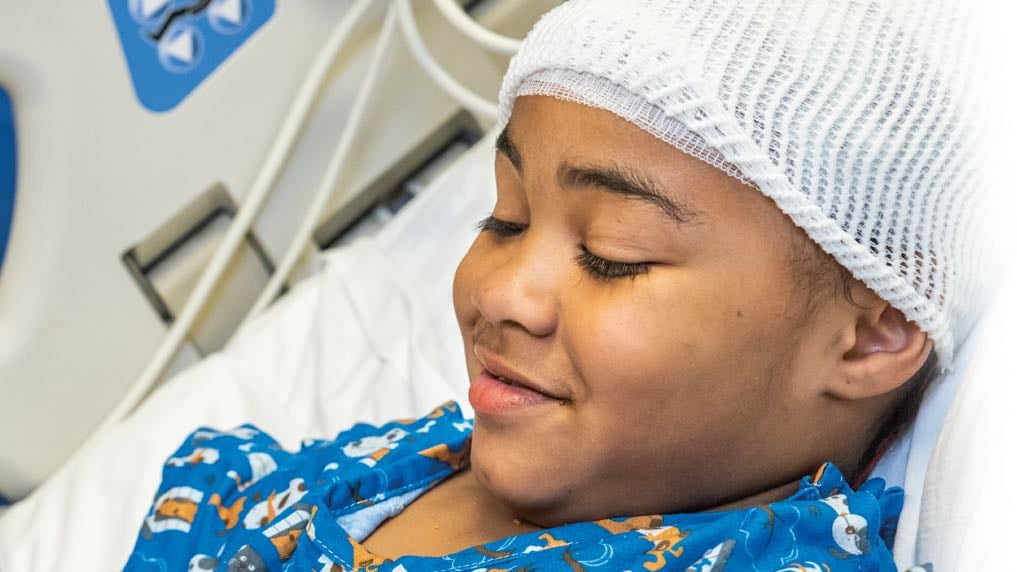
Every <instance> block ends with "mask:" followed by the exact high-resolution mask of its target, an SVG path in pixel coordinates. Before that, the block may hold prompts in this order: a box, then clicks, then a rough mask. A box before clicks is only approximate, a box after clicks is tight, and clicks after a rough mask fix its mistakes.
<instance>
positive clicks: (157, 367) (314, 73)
mask: <svg viewBox="0 0 1017 572" xmlns="http://www.w3.org/2000/svg"><path fill="white" fill-rule="evenodd" d="M371 6H372V2H371V0H358V1H357V2H356V3H354V4H353V5H352V6H351V7H350V9H349V11H348V12H347V13H346V14H345V15H344V16H343V19H342V20H341V21H340V22H339V25H338V26H337V27H336V29H335V31H334V32H332V35H331V36H330V37H329V38H328V40H327V42H326V44H325V47H324V48H323V49H322V51H321V53H320V54H319V56H318V59H317V60H316V61H315V62H314V65H313V66H312V67H311V70H310V72H309V73H308V75H307V77H306V79H305V80H304V83H303V84H302V85H301V87H300V91H299V92H298V94H297V97H296V100H295V101H294V103H293V107H292V109H291V110H290V113H289V115H288V116H287V117H286V121H285V122H284V123H283V126H282V129H280V131H279V134H278V135H277V136H276V138H275V141H274V143H273V145H272V148H271V150H270V152H269V154H268V157H267V158H266V160H265V162H264V166H263V167H262V169H261V171H260V172H259V173H258V177H257V178H256V179H255V181H254V185H253V186H252V188H251V191H250V192H249V193H248V195H247V196H246V197H245V198H244V202H243V203H242V204H241V206H240V209H239V210H238V211H237V214H236V218H235V219H234V221H233V223H232V224H230V227H229V229H228V230H227V231H226V236H225V237H223V241H222V243H220V244H219V247H218V248H216V251H215V254H214V255H213V256H212V259H211V261H209V263H208V265H207V266H206V267H205V270H204V271H203V272H202V274H201V278H199V279H198V282H197V284H196V285H195V287H194V290H192V291H191V294H190V296H188V297H187V302H186V303H185V304H184V307H183V310H181V311H180V314H179V315H178V316H177V318H176V320H174V322H173V324H172V325H171V326H170V329H169V331H168V332H167V333H166V336H165V337H163V340H162V342H161V343H160V344H159V347H158V349H157V350H156V352H155V354H154V355H153V356H152V358H151V359H150V360H149V362H148V364H147V366H146V367H145V369H144V371H142V373H141V375H140V376H139V377H138V379H137V380H136V381H135V382H134V384H133V385H132V386H131V387H130V388H129V389H128V391H127V393H126V394H125V395H124V397H123V398H121V400H120V402H119V403H117V405H116V407H115V408H114V409H113V411H112V412H110V414H109V415H108V416H107V417H106V419H105V420H104V421H103V422H102V424H101V425H100V426H99V427H98V429H96V431H95V433H93V436H94V435H98V434H99V433H101V432H103V430H104V429H105V428H106V427H107V426H109V425H111V424H113V423H115V422H117V421H119V420H120V419H121V418H123V417H124V416H126V415H127V414H128V413H130V412H131V411H132V410H133V409H134V408H135V407H136V406H137V404H138V403H139V402H140V401H141V400H142V399H144V397H145V395H147V394H148V392H149V391H150V390H151V389H152V387H153V386H154V385H155V384H156V382H157V381H158V380H159V378H160V377H162V374H163V373H164V372H165V370H166V368H167V367H168V366H169V363H170V361H171V360H172V359H173V357H174V356H176V354H177V352H178V351H179V349H180V346H181V345H182V344H183V343H184V340H185V339H186V337H187V334H188V333H189V332H190V329H191V327H192V326H193V325H194V322H195V320H196V319H197V317H198V314H199V313H200V312H201V310H202V308H203V307H204V306H205V303H206V302H207V301H208V299H209V297H210V295H211V294H212V291H213V290H214V289H215V287H216V285H217V282H218V281H219V278H220V277H221V276H222V274H223V271H225V269H226V267H227V266H228V265H229V263H230V261H231V260H232V258H233V254H234V253H235V252H236V250H237V248H238V247H239V246H240V245H241V244H242V243H243V241H244V239H245V237H246V236H247V233H248V231H249V230H250V228H251V225H252V224H253V223H254V219H255V217H256V216H257V214H258V211H259V210H260V209H261V206H262V205H263V204H264V202H265V199H266V198H268V196H269V194H270V193H271V190H272V189H273V187H274V184H275V182H276V180H277V179H278V177H279V174H280V172H281V171H282V167H283V165H284V163H285V162H286V160H287V158H288V157H289V155H290V153H291V152H292V150H293V145H294V143H295V141H296V139H297V137H298V135H299V134H300V132H301V131H302V130H303V127H304V124H305V123H306V121H307V118H308V116H309V115H310V112H311V109H312V107H313V106H314V102H315V99H316V98H317V95H318V92H319V91H320V89H321V86H322V84H323V83H324V81H325V79H326V77H327V75H328V72H329V70H330V69H331V67H332V64H333V63H334V62H335V59H336V56H337V55H338V54H339V52H340V51H341V49H342V47H343V45H344V44H345V43H346V39H347V37H348V36H349V35H350V32H351V31H352V30H353V28H354V27H355V26H356V24H357V23H358V22H360V20H361V19H363V17H364V15H365V14H366V13H367V11H368V9H369V8H370V7H371Z"/></svg>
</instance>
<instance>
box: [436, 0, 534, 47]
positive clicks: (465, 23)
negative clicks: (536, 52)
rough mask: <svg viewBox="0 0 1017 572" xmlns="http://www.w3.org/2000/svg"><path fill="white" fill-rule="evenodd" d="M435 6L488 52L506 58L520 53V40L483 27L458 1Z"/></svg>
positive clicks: (445, 0) (439, 2) (440, 1)
mask: <svg viewBox="0 0 1017 572" xmlns="http://www.w3.org/2000/svg"><path fill="white" fill-rule="evenodd" d="M434 5H435V6H436V7H437V8H438V10H439V11H440V12H441V13H442V14H443V15H444V16H445V18H446V19H447V20H448V21H449V23H451V24H452V25H453V26H455V27H456V29H457V30H459V31H460V32H462V33H463V34H465V35H466V37H467V38H469V39H471V40H473V41H474V42H476V43H478V44H480V45H481V46H483V47H485V48H487V49H488V50H491V51H492V52H496V53H499V54H504V55H506V56H511V55H512V54H515V53H516V52H517V51H519V44H520V43H521V42H520V41H519V40H517V39H515V38H510V37H508V36H502V35H501V34H496V33H494V32H492V31H491V30H488V29H487V28H485V27H483V26H481V25H480V24H478V23H477V21H476V20H474V19H473V18H471V17H470V15H469V14H467V13H466V11H464V10H463V7H462V6H460V5H459V3H458V2H456V0H434Z"/></svg>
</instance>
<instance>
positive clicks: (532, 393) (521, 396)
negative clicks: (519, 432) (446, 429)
mask: <svg viewBox="0 0 1017 572" xmlns="http://www.w3.org/2000/svg"><path fill="white" fill-rule="evenodd" d="M474 353H475V354H476V356H477V359H478V360H480V363H481V365H482V366H483V369H482V370H481V371H480V373H478V374H477V375H476V376H475V377H474V378H473V379H472V380H471V383H470V392H469V397H470V404H471V405H473V409H474V410H476V411H477V412H478V413H486V414H489V415H506V414H510V413H515V412H521V411H524V410H529V409H533V408H535V407H539V406H541V405H548V404H554V403H559V402H563V401H564V399H563V398H562V397H559V396H558V395H556V394H554V393H551V391H549V390H547V389H545V388H544V387H542V386H541V385H539V384H537V383H534V382H533V381H531V380H529V379H528V378H526V377H525V376H523V375H521V374H519V373H518V372H516V371H515V370H513V369H512V368H510V367H508V366H507V365H505V363H504V362H503V361H502V360H501V359H500V358H499V357H498V356H497V355H495V354H493V353H491V352H488V351H485V350H484V349H483V348H481V347H479V346H477V347H475V348H474Z"/></svg>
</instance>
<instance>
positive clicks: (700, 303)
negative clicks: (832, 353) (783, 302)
mask: <svg viewBox="0 0 1017 572" xmlns="http://www.w3.org/2000/svg"><path fill="white" fill-rule="evenodd" d="M637 289H638V292H639V293H638V294H636V293H635V292H636V291H637ZM768 305H773V302H772V297H768V296H767V295H766V293H765V292H762V291H754V290H753V289H752V288H751V287H743V288H739V289H738V293H737V295H732V290H731V289H730V288H728V289H725V288H724V286H723V285H722V284H716V283H714V282H712V281H708V280H705V279H701V278H695V277H686V278H682V279H681V280H665V277H661V278H660V279H659V280H656V281H655V282H654V283H652V284H651V283H649V282H648V281H647V282H646V283H644V284H642V285H640V284H633V285H632V288H631V289H630V291H629V292H626V291H624V290H622V289H619V290H618V291H617V292H616V293H607V294H601V295H593V296H589V297H586V302H585V304H584V306H585V307H582V308H576V309H575V316H576V322H578V323H577V325H576V326H573V327H571V328H569V329H568V331H569V332H570V340H571V343H572V345H573V346H574V347H573V352H572V355H573V356H574V358H575V360H576V362H577V363H576V366H577V369H578V370H579V371H580V372H581V374H582V375H583V378H584V379H585V380H586V382H587V387H586V390H587V391H588V392H589V394H590V397H591V398H592V399H594V400H598V399H599V397H598V395H599V396H600V397H607V396H610V401H611V402H612V403H616V404H617V403H631V404H632V405H633V406H636V405H637V404H638V403H639V402H644V403H652V402H654V401H657V402H658V403H665V404H666V403H669V402H675V401H676V399H675V396H676V395H681V399H680V400H678V401H680V402H682V403H684V404H685V406H686V407H690V408H691V407H696V406H702V407H717V403H719V402H722V401H724V400H730V399H735V398H740V399H744V398H745V397H746V396H747V395H750V394H752V393H754V392H755V388H757V387H758V388H759V391H763V389H765V388H766V387H767V384H766V383H764V382H765V381H768V378H769V377H770V376H769V375H768V374H770V373H771V372H772V371H773V367H774V362H775V356H780V355H784V354H785V353H786V352H787V351H788V350H789V348H788V347H787V345H788V338H789V337H790V336H788V335H787V333H786V332H782V330H781V328H782V323H783V320H782V319H780V318H777V317H775V316H774V314H775V313H779V312H777V311H776V310H775V309H774V308H769V307H768ZM750 308H751V309H750Z"/></svg>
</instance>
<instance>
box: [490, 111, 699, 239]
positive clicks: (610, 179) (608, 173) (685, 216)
mask: <svg viewBox="0 0 1017 572" xmlns="http://www.w3.org/2000/svg"><path fill="white" fill-rule="evenodd" d="M495 149H496V150H497V151H498V152H499V153H502V154H503V155H505V157H506V158H508V160H509V161H510V162H511V163H512V165H513V166H514V167H515V168H516V170H517V171H519V172H520V173H522V171H523V157H522V155H521V154H520V153H519V148H518V147H516V145H515V143H514V142H513V141H512V139H511V138H510V137H509V134H508V126H506V127H505V129H503V130H502V132H501V133H500V134H499V135H498V139H497V140H496V142H495ZM557 179H558V185H560V186H561V187H562V188H565V189H576V188H596V189H600V190H602V191H606V192H608V193H611V194H614V195H619V196H622V197H626V198H633V199H637V200H640V201H643V202H645V203H648V204H650V205H653V206H654V207H656V208H657V209H659V210H660V211H661V212H662V213H663V214H665V215H666V216H667V217H668V218H670V219H672V220H674V221H675V222H677V223H678V224H686V223H688V222H690V221H692V219H694V218H695V217H696V214H697V213H696V211H695V210H694V209H692V208H691V207H689V206H688V205H686V204H684V203H681V202H678V201H676V200H674V199H672V198H671V197H669V196H667V194H666V193H665V192H664V191H663V188H662V186H661V185H660V184H658V183H657V182H656V181H655V180H654V179H653V178H652V177H650V176H648V175H642V174H640V173H638V172H636V171H634V170H632V169H626V168H624V167H621V166H617V165H597V166H578V165H573V164H571V163H569V162H565V163H562V164H561V165H560V166H559V167H558V172H557Z"/></svg>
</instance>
